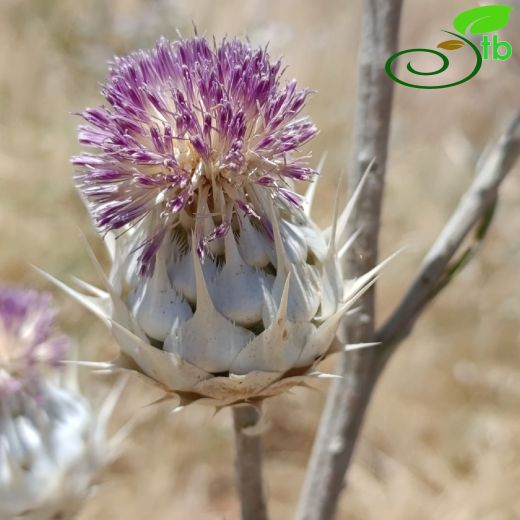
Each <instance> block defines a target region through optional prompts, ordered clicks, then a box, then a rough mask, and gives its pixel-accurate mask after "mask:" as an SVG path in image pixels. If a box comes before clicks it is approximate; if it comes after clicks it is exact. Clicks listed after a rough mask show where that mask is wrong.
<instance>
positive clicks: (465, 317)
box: [0, 0, 520, 520]
mask: <svg viewBox="0 0 520 520" xmlns="http://www.w3.org/2000/svg"><path fill="white" fill-rule="evenodd" d="M502 3H505V2H502ZM476 5H477V3H476V2H468V1H467V0H449V1H448V0H438V1H436V2H426V1H425V0H422V1H415V2H411V1H409V2H406V1H405V3H404V14H403V19H402V32H401V43H400V48H401V49H406V48H411V47H415V46H420V47H430V48H431V47H435V45H436V44H437V43H438V42H439V41H442V40H443V39H445V38H443V33H442V32H440V31H441V29H443V28H445V29H448V30H449V29H450V27H451V22H452V20H453V18H454V16H455V15H456V14H457V13H458V12H460V11H463V10H465V9H468V8H470V7H474V6H476ZM517 7H518V12H517V13H516V14H514V15H513V17H512V19H511V21H510V23H509V25H508V27H507V28H506V29H504V30H503V31H502V32H501V38H502V39H507V40H508V41H510V42H511V43H512V45H513V53H514V57H513V59H511V60H509V61H507V62H503V63H502V62H495V63H493V62H485V63H484V66H483V69H482V71H481V72H480V73H479V74H478V75H477V76H476V77H475V78H474V79H472V80H471V81H470V82H468V83H466V84H464V85H462V86H458V87H456V88H452V89H447V90H439V91H427V90H419V89H408V88H404V87H400V86H397V87H396V99H395V112H394V120H393V123H392V137H391V143H390V153H389V161H390V163H389V171H388V181H387V192H386V199H385V208H384V219H383V228H382V255H383V256H386V255H388V254H390V253H391V252H393V251H395V250H396V249H398V248H399V247H401V246H403V245H406V246H407V249H406V251H405V252H404V253H402V254H401V255H400V257H399V258H398V259H397V260H396V261H394V262H393V265H392V267H391V268H389V269H388V270H387V271H386V272H385V274H384V276H383V279H382V281H381V283H380V285H379V288H378V298H379V309H378V317H379V321H381V320H382V319H383V318H384V316H385V315H387V314H388V312H389V311H390V310H391V308H392V306H393V305H395V304H396V302H397V301H398V300H399V298H400V296H401V295H402V294H403V292H404V290H405V288H406V287H407V285H408V283H409V282H410V280H411V278H412V277H413V274H414V272H415V270H416V268H417V265H418V263H419V262H420V260H421V258H422V256H423V255H424V253H425V252H426V250H427V249H428V247H429V246H430V245H431V243H432V241H433V239H434V238H435V237H436V235H437V234H438V232H439V231H440V229H441V227H442V225H443V223H444V222H445V221H446V219H447V217H448V216H449V214H450V213H451V211H452V210H453V208H454V206H455V205H456V203H457V201H458V199H459V197H460V195H461V194H462V193H463V191H464V189H465V188H466V186H467V185H468V184H469V183H470V181H471V179H472V177H473V175H474V173H475V164H476V161H477V160H478V157H479V155H480V153H481V151H482V150H483V149H484V148H485V146H486V144H487V143H488V142H489V141H490V140H491V139H495V138H496V137H497V136H498V135H499V133H500V131H501V129H502V128H503V127H504V125H505V124H506V122H507V120H508V119H509V118H510V117H511V116H512V113H513V112H514V111H515V110H516V109H518V108H519V107H520V88H519V78H520V66H519V62H518V61H517V59H516V57H515V53H516V52H518V53H520V30H519V29H520V6H517ZM360 10H361V1H360V0H355V1H352V2H345V1H341V0H329V1H327V2H316V1H314V0H286V1H284V2H275V1H274V0H263V1H261V0H219V1H218V2H217V1H215V0H214V1H211V0H190V1H188V0H185V1H180V0H179V1H176V0H154V1H151V0H113V1H110V2H108V1H103V0H83V1H81V2H72V1H66V0H2V1H1V2H0V222H1V224H0V280H1V281H2V282H6V281H7V282H16V283H21V284H26V285H36V286H38V287H40V288H47V289H50V290H52V291H53V292H54V293H55V294H56V298H57V300H58V302H59V303H60V304H62V308H63V313H62V319H61V322H62V326H63V328H64V329H65V330H67V331H68V332H69V333H71V334H72V335H73V336H74V337H75V338H76V339H77V341H78V343H79V344H80V348H81V355H82V357H83V358H86V359H108V358H110V357H111V356H113V355H114V352H115V351H116V349H115V346H114V344H113V342H112V340H111V338H110V336H109V333H108V332H107V331H106V330H105V329H104V328H103V327H102V325H100V324H99V323H98V322H97V321H96V320H95V319H94V318H93V317H91V316H89V315H88V314H87V312H86V311H84V310H83V309H81V308H80V307H79V306H78V305H77V304H75V303H73V302H71V301H70V299H68V298H67V297H65V296H63V295H62V294H59V292H58V291H56V290H54V289H53V288H52V287H49V284H48V283H46V282H45V281H44V280H42V278H41V277H39V276H38V275H36V274H35V273H34V272H33V271H32V270H31V268H30V264H36V265H38V266H39V267H41V268H43V269H45V270H47V271H49V272H51V273H53V274H54V275H56V276H57V277H59V278H61V279H65V280H68V279H69V277H70V276H71V275H75V276H79V277H81V278H84V279H86V280H88V281H90V282H93V283H98V280H97V279H96V277H95V274H94V270H93V268H92V266H91V265H90V264H89V261H88V259H87V255H86V253H85V249H84V246H83V245H82V243H81V239H80V230H81V231H82V232H83V233H85V234H86V235H87V237H88V238H89V240H90V241H91V242H92V244H93V245H94V248H95V250H96V252H97V253H98V254H99V256H100V257H101V258H102V259H105V260H106V258H105V256H104V252H103V248H102V245H101V243H100V241H99V239H97V238H96V235H95V232H94V231H93V229H92V226H91V224H90V222H89V219H88V216H87V214H86V211H85V209H84V208H83V206H82V204H81V202H80V200H79V198H78V196H77V195H76V193H75V191H74V188H73V184H72V168H71V166H70V164H69V157H70V156H71V155H72V154H74V153H77V152H78V150H79V145H78V144H77V143H76V137H75V127H76V125H77V124H78V123H79V119H78V117H77V116H74V115H72V114H73V113H74V112H77V111H80V110H81V109H82V108H84V107H85V106H94V105H97V104H100V103H101V102H102V100H101V97H100V96H99V94H98V91H99V84H100V83H101V82H102V81H103V79H104V76H105V71H106V62H107V60H109V59H111V58H112V57H113V55H114V54H123V53H126V52H128V51H130V50H133V49H136V48H147V47H149V46H151V45H152V44H153V43H154V41H155V40H156V39H157V38H158V37H159V36H160V35H164V36H167V37H170V38H175V37H176V29H178V30H179V31H180V32H181V33H182V34H183V35H184V36H190V35H192V34H193V28H192V27H193V24H195V25H196V26H197V28H198V31H199V32H200V33H206V34H207V35H209V36H211V35H213V34H214V35H216V36H217V37H222V36H224V35H225V34H229V35H234V34H238V35H240V36H247V37H248V38H250V40H251V41H252V42H253V43H254V44H258V45H265V44H266V43H268V42H269V47H270V52H271V55H272V56H273V57H278V56H279V55H283V56H284V59H285V63H286V64H287V65H289V68H288V70H287V72H286V78H287V79H290V78H292V77H295V78H297V79H298V81H299V83H300V85H306V86H309V87H311V88H312V89H315V90H316V91H317V93H316V94H315V95H314V96H313V97H312V99H311V101H310V103H309V105H308V108H307V111H308V113H309V114H310V115H311V116H312V117H313V119H314V121H315V122H316V124H317V125H318V127H319V128H320V129H321V133H320V134H319V136H318V137H317V138H316V139H315V140H314V143H313V145H312V150H313V155H314V163H315V164H317V162H318V160H319V158H320V156H321V155H322V153H324V152H325V151H326V152H327V153H328V157H327V163H326V167H325V173H324V175H323V178H322V179H321V180H320V184H319V187H318V196H317V202H316V206H315V207H316V211H315V216H316V219H317V220H318V222H320V223H322V224H324V223H326V222H327V221H328V219H329V218H330V207H331V201H332V198H333V195H334V192H335V186H336V184H337V179H338V176H339V174H340V173H345V172H347V171H348V168H349V164H350V163H351V136H352V126H353V118H354V111H355V106H354V103H355V99H356V89H357V83H356V82H357V73H356V70H357V69H356V61H357V54H358V52H363V49H359V29H360ZM444 36H445V35H444ZM518 175H519V168H518V167H517V169H516V170H515V171H513V172H512V174H511V175H510V177H509V178H508V180H507V181H506V182H505V184H504V186H503V189H502V192H501V203H500V207H499V209H498V213H497V215H496V218H495V221H494V223H493V226H492V229H491V231H490V233H489V235H488V237H487V239H486V242H485V245H484V247H483V248H482V250H481V251H480V252H479V255H478V258H477V259H476V260H474V261H473V262H472V263H471V265H470V266H469V267H467V268H466V269H465V270H464V271H463V273H462V274H461V275H460V276H459V277H458V278H457V279H456V281H455V282H454V283H452V284H451V285H450V286H449V287H448V289H447V290H446V291H445V292H443V293H442V295H441V297H440V298H439V299H438V300H437V301H436V302H435V304H434V305H432V306H431V307H430V308H429V309H428V311H427V312H426V314H425V315H424V316H423V318H422V319H421V321H420V323H419V324H418V326H417V328H416V330H415V331H414V333H413V335H412V337H411V338H410V339H409V340H408V341H407V342H406V343H405V344H403V345H402V347H401V348H400V350H399V351H398V353H397V354H396V355H395V357H394V358H393V359H392V361H391V363H390V365H389V366H388V368H387V370H386V372H385V373H384V375H383V377H382V379H381V381H380V383H379V386H378V388H377V391H376V393H375V397H374V400H373V402H372V405H371V407H370V410H369V413H368V417H367V420H366V424H365V428H364V430H363V434H362V437H361V439H360V442H359V445H358V449H357V452H356V457H355V461H354V464H353V466H352V468H351V471H350V474H349V485H348V490H347V492H346V493H345V494H344V496H343V497H342V500H341V504H340V511H339V514H338V518H339V519H345V520H354V519H355V520H372V519H373V520H376V519H377V520H381V519H385V520H394V519H395V520H397V519H398V520H407V519H410V520H411V519H413V520H421V519H425V520H426V519H427V520H429V519H449V520H480V519H482V520H502V519H503V520H509V519H516V518H520V493H519V489H520V412H519V410H520V376H519V374H520V350H519V346H520V345H519V343H520V330H519V323H520V296H519V294H520V293H519V283H520V270H519V269H518V267H519V265H520V240H519V231H520V225H519V221H520V180H519V178H518ZM333 367H334V363H333V362H329V363H328V366H327V367H325V368H328V369H330V370H332V369H333ZM85 379H86V380H87V381H88V383H89V384H88V388H89V391H90V392H91V393H92V395H93V397H94V398H96V397H100V396H102V395H103V393H104V392H105V390H106V387H107V386H108V385H109V384H110V383H111V381H110V380H107V379H106V378H103V377H97V378H94V379H93V378H89V377H88V374H85ZM325 392H326V385H322V386H317V391H311V390H303V389H299V390H296V391H294V392H293V393H292V394H291V395H286V396H282V397H277V398H274V399H271V400H270V401H268V402H267V404H266V423H267V431H266V435H265V448H266V478H267V485H268V492H269V497H270V502H271V509H272V518H273V519H275V520H276V519H285V518H290V517H291V515H292V513H293V511H294V507H295V503H296V500H297V496H298V491H299V488H300V485H301V483H302V480H303V476H304V469H305V465H306V461H307V457H308V453H309V450H310V448H311V445H312V439H313V436H314V433H315V429H316V426H317V422H318V419H319V416H320V412H321V409H322V405H323V401H324V397H325ZM157 397H159V395H158V394H157V392H156V391H155V390H152V389H150V388H149V386H148V385H146V384H145V383H144V382H141V381H138V380H132V381H131V383H130V385H129V386H128V388H127V389H126V391H125V395H124V399H123V402H122V404H121V406H120V407H119V409H118V411H117V414H116V417H115V418H114V429H116V428H117V427H119V426H121V425H122V424H123V423H124V422H125V421H128V420H129V419H130V418H131V417H132V416H133V415H134V414H135V413H136V410H139V409H142V412H140V413H141V421H140V422H139V423H138V425H137V427H136V429H135V431H134V433H133V434H132V436H131V438H130V440H129V442H128V444H127V449H126V450H125V452H124V455H123V456H122V458H121V459H120V460H119V461H117V462H116V463H115V464H113V465H112V466H111V467H110V468H108V470H107V471H106V472H105V474H104V475H103V482H102V484H101V485H100V487H99V490H98V493H97V495H96V496H95V498H94V499H92V500H91V501H90V502H89V504H88V505H87V507H86V509H85V511H84V512H83V514H82V515H81V520H88V519H94V518H101V519H107V520H109V519H114V520H119V519H123V518H124V519H129V520H133V519H136V520H137V519H141V518H147V519H150V520H163V519H172V518H175V519H177V518H179V519H180V518H188V517H191V518H197V519H201V520H206V519H208V520H209V519H228V520H233V519H237V518H238V504H237V500H236V498H235V495H234V483H233V437H232V429H231V417H230V413H229V412H228V411H227V410H224V411H222V412H220V413H219V414H217V415H216V416H213V412H212V411H211V410H207V409H205V408H202V407H193V408H191V409H189V410H185V411H183V412H181V413H178V414H171V413H169V409H170V408H171V407H170V408H169V407H168V406H160V407H151V408H145V405H146V404H147V403H150V402H151V401H152V400H153V399H155V398H157Z"/></svg>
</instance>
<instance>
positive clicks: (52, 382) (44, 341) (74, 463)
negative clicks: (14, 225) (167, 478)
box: [0, 287, 113, 520]
mask: <svg viewBox="0 0 520 520" xmlns="http://www.w3.org/2000/svg"><path fill="white" fill-rule="evenodd" d="M51 303H52V302H51V298H50V296H49V295H48V294H42V293H38V292H36V291H31V290H22V289H18V288H14V287H0V518H22V517H23V518H26V519H31V518H32V519H34V520H46V519H49V520H50V519H54V518H63V519H65V518H69V517H70V516H69V515H72V514H74V512H75V511H76V510H77V509H78V508H79V506H80V505H81V502H82V501H83V499H84V498H85V497H86V495H87V494H88V492H89V491H90V489H91V487H92V485H93V480H94V478H95V477H96V476H97V473H98V472H99V470H100V468H101V467H102V466H104V465H105V464H106V463H107V462H108V461H109V460H110V457H111V456H112V455H113V454H112V453H111V452H112V451H113V447H110V443H109V442H108V441H107V440H106V438H105V427H106V420H107V417H106V415H107V413H106V412H108V410H105V412H104V413H99V414H98V413H96V412H95V411H94V410H93V409H92V407H91V405H90V404H89V402H88V401H87V400H86V399H85V398H84V397H83V396H82V395H81V394H80V393H79V391H78V389H77V388H76V385H75V378H73V377H70V376H71V375H74V374H71V372H70V371H71V370H72V371H73V370H75V369H74V368H72V367H68V370H65V369H64V367H62V366H61V365H62V362H63V360H64V358H65V354H66V351H67V346H68V343H69V341H68V339H67V338H66V337H65V336H61V335H59V334H58V333H57V332H56V331H55V329H54V324H53V321H54V318H55V314H56V313H55V311H54V309H53V308H52V306H51Z"/></svg>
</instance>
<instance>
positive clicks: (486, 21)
mask: <svg viewBox="0 0 520 520" xmlns="http://www.w3.org/2000/svg"><path fill="white" fill-rule="evenodd" d="M511 10H512V7H511V6H509V5H485V6H482V7H476V8H474V9H469V10H468V11H463V12H462V13H460V14H459V15H457V16H456V17H455V19H454V20H453V27H454V28H455V30H456V31H457V32H452V31H443V32H445V33H447V34H449V35H451V36H453V37H455V39H450V40H446V41H443V42H441V43H439V44H438V45H437V49H441V50H436V49H421V48H418V49H407V50H404V51H399V52H396V53H395V54H393V55H392V56H390V58H388V60H387V62H386V65H385V70H386V73H387V74H388V75H389V76H390V78H391V79H392V80H394V81H395V82H396V83H399V84H401V85H404V86H405V87H412V88H423V89H439V88H448V87H455V86H456V85H461V84H462V83H465V82H466V81H469V80H470V79H471V78H473V77H474V76H476V75H477V74H478V72H479V70H480V68H481V67H482V61H483V60H494V61H497V60H498V61H506V60H508V59H509V58H511V56H512V55H513V47H512V45H511V44H510V43H509V42H507V41H500V40H499V39H498V35H496V34H494V35H493V37H492V38H490V36H489V35H488V34H487V33H492V32H495V31H498V30H499V29H502V27H505V26H506V25H507V23H508V21H509V14H510V13H511ZM464 35H466V36H464ZM471 35H483V36H482V38H481V41H480V48H479V47H478V46H477V44H475V43H473V41H475V38H473V41H471V40H470V38H471ZM463 47H469V48H470V49H471V50H472V51H473V54H474V58H475V66H474V67H473V70H472V71H471V72H470V73H469V74H468V75H467V76H466V77H464V78H463V79H461V80H458V81H453V82H451V83H447V84H440V85H417V84H414V83H410V82H408V81H405V80H403V79H399V78H398V77H397V76H396V75H395V73H394V71H393V68H392V66H393V64H394V62H395V60H396V59H397V58H399V56H403V55H405V54H410V53H415V52H419V53H428V54H430V55H434V56H436V57H438V58H440V59H441V60H442V64H441V65H440V67H438V68H437V69H436V70H433V71H431V72H425V71H421V70H418V69H416V68H415V67H414V66H413V65H412V62H411V61H409V62H408V63H407V65H406V70H407V71H408V72H409V73H410V74H413V75H416V76H421V77H425V78H426V77H428V76H436V75H438V74H442V73H443V72H444V71H445V70H447V68H448V67H449V65H450V60H449V59H448V56H447V55H446V54H445V53H444V52H443V51H448V52H452V51H456V50H458V49H462V48H463ZM481 49H482V50H481Z"/></svg>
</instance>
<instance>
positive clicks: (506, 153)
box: [376, 112, 520, 358]
mask: <svg viewBox="0 0 520 520" xmlns="http://www.w3.org/2000/svg"><path fill="white" fill-rule="evenodd" d="M519 133H520V112H519V113H517V114H516V115H515V117H514V118H513V120H512V121H511V122H510V124H509V126H508V128H507V130H506V131H505V132H504V134H503V135H502V136H501V137H500V139H499V141H498V142H497V144H496V146H495V147H494V148H492V150H491V152H490V153H488V154H487V157H484V158H483V160H482V161H481V165H480V168H479V169H478V172H477V175H476V177H475V179H474V180H473V182H472V184H471V186H470V187H469V188H468V190H467V191H466V193H465V194H464V196H463V197H462V198H461V200H460V202H459V205H458V206H457V208H456V209H455V211H454V213H453V214H452V216H451V218H450V219H449V221H448V223H447V224H446V225H445V226H444V229H443V230H442V231H441V233H440V235H439V236H438V238H437V240H436V241H435V243H434V244H433V246H432V247H431V249H430V251H429V252H428V254H427V255H426V257H425V258H424V260H423V263H422V264H421V266H420V268H419V271H418V273H417V275H416V277H415V279H414V281H413V282H412V283H411V285H410V288H409V289H408V291H407V292H406V294H405V296H404V297H403V299H402V300H401V303H400V304H399V305H398V306H397V307H396V309H395V310H394V312H393V313H392V314H391V315H390V317H389V318H388V319H387V321H386V322H385V323H384V325H383V326H382V327H381V328H380V329H379V330H378V332H377V334H376V341H379V342H381V343H382V346H383V349H381V350H384V354H385V358H388V357H389V355H390V354H391V352H392V351H393V349H394V348H395V347H396V346H397V344H399V343H400V342H401V341H402V340H403V339H404V338H406V337H407V336H408V335H409V334H410V332H411V330H412V327H413V325H414V323H415V321H416V320H417V318H418V317H419V316H420V315H421V313H422V312H423V310H424V308H425V307H426V305H427V304H428V303H429V302H430V301H431V300H432V299H433V298H435V296H436V295H437V294H438V293H439V290H442V288H444V287H445V286H446V285H447V283H448V282H449V281H450V279H451V277H452V276H453V274H454V272H453V268H451V267H450V263H452V259H453V257H454V256H455V254H456V253H457V251H458V250H459V248H460V246H461V244H462V242H463V241H464V240H465V239H466V237H467V236H468V235H469V234H470V232H471V231H472V230H473V229H474V228H475V226H477V236H476V240H477V241H479V242H480V241H481V240H482V239H483V238H484V237H483V234H484V231H486V230H487V228H488V226H489V221H488V219H489V218H490V214H489V210H491V211H492V210H494V207H495V205H496V202H497V198H498V189H499V187H500V184H501V183H502V181H503V180H504V178H505V177H506V175H507V174H508V173H509V171H510V170H511V168H512V167H513V165H514V163H515V161H516V160H517V159H518V156H519V153H520V135H519ZM483 221H484V222H483ZM479 222H480V223H482V222H483V223H484V224H485V225H484V227H482V226H478V224H479ZM469 251H471V250H469ZM465 257H466V253H464V254H463V255H462V259H465ZM458 264H459V262H458V261H457V262H455V265H458ZM446 273H449V275H450V277H449V278H448V279H446Z"/></svg>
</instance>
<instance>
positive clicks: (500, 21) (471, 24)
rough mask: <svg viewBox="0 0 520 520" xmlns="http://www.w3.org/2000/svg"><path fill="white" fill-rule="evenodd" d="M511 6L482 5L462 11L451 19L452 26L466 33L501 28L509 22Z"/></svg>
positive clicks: (486, 31) (477, 32)
mask: <svg viewBox="0 0 520 520" xmlns="http://www.w3.org/2000/svg"><path fill="white" fill-rule="evenodd" d="M512 9H513V8H512V7H511V6H509V5H484V6H482V7H475V8H474V9H469V10H467V11H463V12H462V13H460V14H459V15H457V16H456V18H455V20H453V27H455V29H456V30H457V31H458V32H459V33H461V34H466V32H467V31H468V28H469V33H470V34H483V33H488V32H493V31H498V30H499V29H502V27H504V26H505V25H507V22H509V14H510V13H511V10H512Z"/></svg>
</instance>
